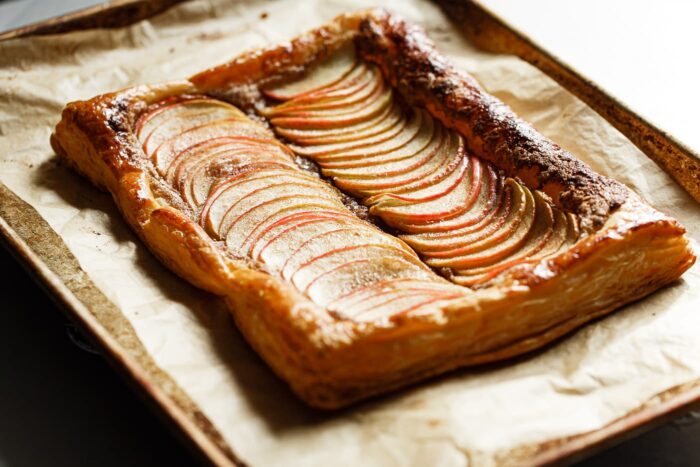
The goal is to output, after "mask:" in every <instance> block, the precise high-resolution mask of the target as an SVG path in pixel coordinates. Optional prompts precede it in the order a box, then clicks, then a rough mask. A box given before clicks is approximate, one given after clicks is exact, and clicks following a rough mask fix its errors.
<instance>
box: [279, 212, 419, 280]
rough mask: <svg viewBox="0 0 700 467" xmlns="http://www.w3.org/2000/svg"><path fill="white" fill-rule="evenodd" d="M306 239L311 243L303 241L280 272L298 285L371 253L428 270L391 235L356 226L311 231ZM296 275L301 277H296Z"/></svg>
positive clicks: (410, 251) (409, 250) (411, 251)
mask: <svg viewBox="0 0 700 467" xmlns="http://www.w3.org/2000/svg"><path fill="white" fill-rule="evenodd" d="M295 234H296V233H295ZM300 234H301V233H299V234H296V235H300ZM297 238H299V237H297ZM307 238H308V240H305V241H303V242H301V244H300V245H299V247H298V248H297V249H296V250H295V251H294V252H293V253H292V254H291V255H290V257H289V258H288V259H287V261H286V263H285V264H284V267H283V269H282V271H281V274H282V277H284V278H285V279H290V280H291V279H293V280H294V282H295V284H299V283H300V282H299V281H300V280H301V279H299V277H302V276H303V277H306V278H307V279H308V280H311V279H313V278H314V277H315V275H314V274H315V271H316V272H318V271H320V270H325V269H324V268H326V269H327V268H329V267H331V265H334V264H336V263H337V262H338V261H340V260H339V258H346V257H348V258H359V257H364V256H363V255H368V254H371V255H372V256H380V257H381V256H384V257H389V256H400V257H402V258H404V259H406V260H408V261H413V262H414V263H415V264H416V265H418V266H421V267H425V266H424V265H423V263H421V262H420V260H419V259H418V257H417V256H416V254H415V253H414V252H413V250H411V249H409V248H406V247H405V245H404V244H403V242H401V241H400V240H397V239H396V238H394V237H391V236H388V235H377V233H376V232H367V231H365V232H363V231H362V229H359V228H358V226H357V225H354V226H345V227H338V226H337V225H336V226H335V227H334V228H332V229H329V230H326V231H323V232H313V231H312V232H309V236H308V237H307ZM290 243H291V242H290ZM294 243H296V242H294ZM342 261H345V259H343V260H342ZM302 270H303V273H302ZM297 274H301V275H300V276H297ZM301 288H304V287H301Z"/></svg>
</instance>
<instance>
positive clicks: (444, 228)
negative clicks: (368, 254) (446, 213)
mask: <svg viewBox="0 0 700 467" xmlns="http://www.w3.org/2000/svg"><path fill="white" fill-rule="evenodd" d="M482 167H483V165H482ZM486 168H487V170H486V174H485V175H486V176H484V174H482V177H481V180H482V185H481V186H478V187H477V188H476V190H477V191H476V192H472V193H471V195H472V196H473V197H474V202H473V203H472V204H471V206H470V207H469V209H467V210H465V211H464V212H462V213H461V214H459V215H457V216H454V217H450V218H448V219H442V220H437V221H429V222H424V223H419V222H415V223H413V224H406V225H405V226H404V228H403V231H404V232H406V233H407V234H415V235H418V234H424V235H426V236H430V235H435V236H443V235H444V236H450V235H451V233H455V234H460V231H461V229H464V228H472V226H474V225H475V224H479V223H481V222H482V221H483V220H484V218H485V217H488V216H490V215H492V214H493V212H494V211H495V210H497V209H498V206H499V205H500V203H501V199H502V189H501V185H500V184H499V182H498V177H497V175H496V174H495V172H494V171H493V170H492V168H491V167H490V165H487V166H486ZM491 177H493V179H492V178H491ZM484 185H486V186H484ZM470 202H471V201H470Z"/></svg>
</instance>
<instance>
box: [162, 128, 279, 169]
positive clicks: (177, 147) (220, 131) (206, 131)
mask: <svg viewBox="0 0 700 467" xmlns="http://www.w3.org/2000/svg"><path fill="white" fill-rule="evenodd" d="M230 136H251V137H257V138H265V137H269V133H268V132H267V130H266V129H264V128H263V127H262V126H260V125H258V124H256V123H253V122H251V121H247V122H246V121H242V120H240V119H238V118H234V119H224V120H213V121H210V122H207V123H205V124H202V125H199V126H194V127H186V128H185V129H184V130H183V131H181V132H180V133H178V134H176V135H174V136H172V137H171V138H169V139H167V140H165V141H164V142H163V143H161V145H160V146H158V148H156V150H155V151H154V152H153V154H152V159H153V162H154V164H155V166H156V169H158V172H160V173H161V174H162V175H165V174H166V173H167V171H168V167H169V166H170V163H171V162H172V161H173V160H175V158H176V157H177V156H178V154H180V153H181V152H183V151H186V150H188V149H190V148H192V147H193V146H195V145H197V144H200V143H202V142H205V141H209V140H212V139H214V138H220V137H230Z"/></svg>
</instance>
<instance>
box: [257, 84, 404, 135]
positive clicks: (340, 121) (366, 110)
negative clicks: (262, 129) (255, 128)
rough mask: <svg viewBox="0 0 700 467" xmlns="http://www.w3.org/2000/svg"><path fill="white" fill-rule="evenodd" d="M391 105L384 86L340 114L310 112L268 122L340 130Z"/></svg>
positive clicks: (389, 96) (310, 128) (388, 93)
mask: <svg viewBox="0 0 700 467" xmlns="http://www.w3.org/2000/svg"><path fill="white" fill-rule="evenodd" d="M392 104H393V96H392V91H391V89H390V88H389V87H387V86H386V85H384V84H383V85H382V86H381V87H380V89H379V90H378V91H377V92H375V93H374V94H372V95H371V96H370V97H368V98H367V99H365V101H363V102H360V103H357V104H354V105H352V106H350V107H346V108H344V109H343V111H342V112H339V111H338V112H331V111H322V110H319V111H312V112H308V113H307V114H304V115H301V116H294V117H276V118H272V119H271V120H270V122H271V123H272V124H273V125H274V126H276V127H282V128H296V129H307V130H312V129H325V128H341V127H345V126H348V125H352V124H355V123H358V122H362V121H365V120H368V119H370V118H372V117H374V116H376V115H379V114H381V113H382V112H383V111H385V110H386V108H387V107H390V106H391V105H392Z"/></svg>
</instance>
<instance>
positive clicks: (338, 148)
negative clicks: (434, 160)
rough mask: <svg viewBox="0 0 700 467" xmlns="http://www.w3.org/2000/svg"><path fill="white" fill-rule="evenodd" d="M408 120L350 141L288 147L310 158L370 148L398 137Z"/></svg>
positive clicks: (399, 121) (398, 121)
mask: <svg viewBox="0 0 700 467" xmlns="http://www.w3.org/2000/svg"><path fill="white" fill-rule="evenodd" d="M407 125H408V122H407V121H406V120H405V119H400V120H397V121H396V122H395V123H394V125H392V126H389V127H383V131H382V132H380V133H376V134H373V135H371V136H367V135H366V136H365V137H363V138H360V139H354V140H351V141H343V142H340V143H330V144H318V145H305V146H298V145H296V144H291V145H290V148H291V149H292V150H293V151H294V152H295V153H297V154H301V155H302V156H307V157H309V158H311V159H316V158H317V156H319V157H323V158H326V157H329V156H332V155H333V154H338V153H340V152H347V151H352V150H358V149H365V148H368V149H371V148H372V147H373V146H376V145H378V144H381V143H384V142H386V141H388V140H393V139H394V138H396V137H398V136H399V135H400V134H401V133H402V132H404V131H405V129H406V126H407Z"/></svg>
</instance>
